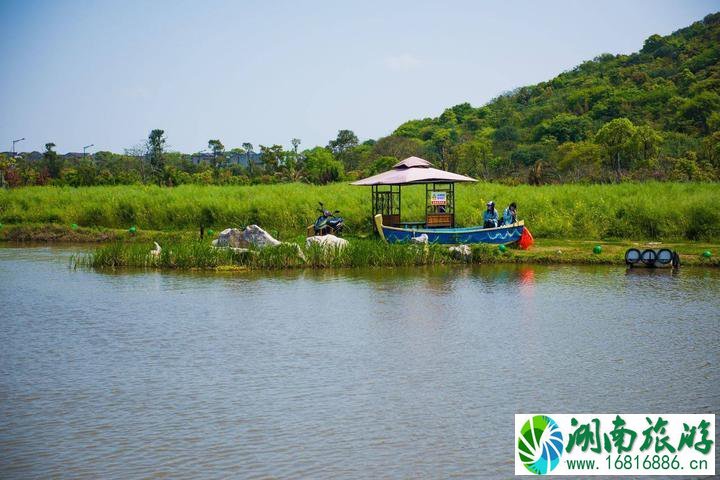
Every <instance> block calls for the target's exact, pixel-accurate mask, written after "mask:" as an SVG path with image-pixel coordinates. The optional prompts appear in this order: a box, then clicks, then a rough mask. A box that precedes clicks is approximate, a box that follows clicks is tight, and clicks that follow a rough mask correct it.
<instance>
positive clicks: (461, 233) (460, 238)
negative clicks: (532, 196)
mask: <svg viewBox="0 0 720 480" xmlns="http://www.w3.org/2000/svg"><path fill="white" fill-rule="evenodd" d="M382 221H383V219H382V215H380V214H378V215H375V225H376V226H377V231H378V232H380V236H381V237H382V238H383V240H385V241H386V242H391V243H398V242H410V241H411V240H412V239H413V238H415V237H419V236H421V235H423V234H425V235H427V237H428V243H440V244H448V245H452V244H473V243H490V244H493V245H500V244H508V243H513V242H517V241H518V240H520V237H521V236H522V234H523V230H524V229H525V222H524V221H522V220H520V221H518V222H515V223H513V224H512V225H505V226H502V227H497V228H483V227H480V226H476V227H465V228H414V227H413V228H403V227H389V226H386V225H383V223H382Z"/></svg>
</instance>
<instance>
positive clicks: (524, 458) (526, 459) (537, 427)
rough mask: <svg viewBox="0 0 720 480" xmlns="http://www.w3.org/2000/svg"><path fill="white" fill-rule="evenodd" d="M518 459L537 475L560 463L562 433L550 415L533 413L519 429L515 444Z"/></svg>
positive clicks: (550, 469)
mask: <svg viewBox="0 0 720 480" xmlns="http://www.w3.org/2000/svg"><path fill="white" fill-rule="evenodd" d="M517 450H518V455H519V457H520V461H521V462H522V463H523V465H525V468H527V469H528V470H530V471H531V472H532V473H534V474H537V475H547V474H548V473H550V472H551V471H552V470H553V469H554V468H555V467H557V465H558V464H559V463H560V457H561V456H562V453H563V435H562V432H561V431H560V427H558V424H557V423H555V420H553V419H552V418H550V417H547V416H545V415H535V416H534V417H532V418H531V419H530V420H528V421H527V422H525V424H524V425H523V426H522V429H521V430H520V436H519V438H518V445H517Z"/></svg>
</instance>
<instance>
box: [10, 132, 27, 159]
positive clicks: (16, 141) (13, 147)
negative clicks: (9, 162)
mask: <svg viewBox="0 0 720 480" xmlns="http://www.w3.org/2000/svg"><path fill="white" fill-rule="evenodd" d="M23 140H25V137H23V138H18V139H17V140H13V141H12V143H13V145H12V156H13V158H14V157H15V144H16V143H18V142H22V141H23Z"/></svg>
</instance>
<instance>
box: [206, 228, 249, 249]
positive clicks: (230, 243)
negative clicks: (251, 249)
mask: <svg viewBox="0 0 720 480" xmlns="http://www.w3.org/2000/svg"><path fill="white" fill-rule="evenodd" d="M243 243H244V238H243V231H242V230H240V229H239V228H226V229H225V230H223V231H222V232H220V235H218V238H217V239H215V240H213V241H212V244H213V246H214V247H232V248H240V247H245V246H246V245H243Z"/></svg>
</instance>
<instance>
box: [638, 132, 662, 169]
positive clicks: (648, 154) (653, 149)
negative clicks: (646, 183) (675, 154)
mask: <svg viewBox="0 0 720 480" xmlns="http://www.w3.org/2000/svg"><path fill="white" fill-rule="evenodd" d="M632 142H633V144H634V147H635V149H636V151H637V156H638V159H639V160H640V165H639V166H642V167H646V168H647V167H650V166H651V165H652V163H653V161H654V160H655V159H656V158H657V154H658V151H659V150H660V144H661V143H662V136H661V135H660V134H659V133H658V132H656V131H655V130H654V129H653V128H652V127H649V126H647V125H641V126H639V127H637V128H636V129H635V133H633V138H632Z"/></svg>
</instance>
